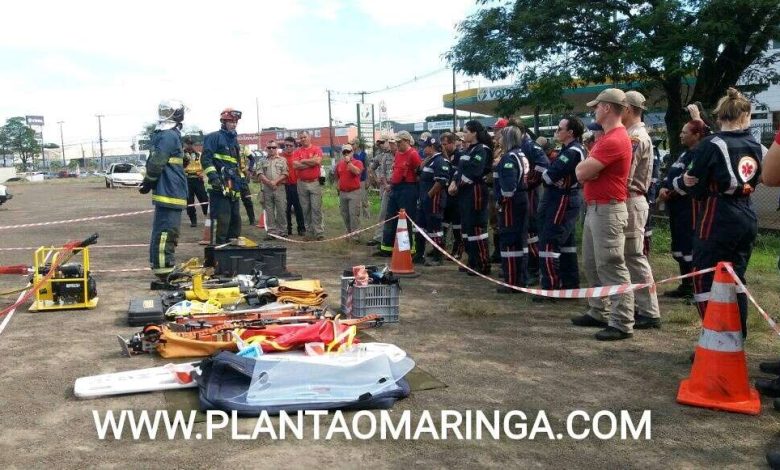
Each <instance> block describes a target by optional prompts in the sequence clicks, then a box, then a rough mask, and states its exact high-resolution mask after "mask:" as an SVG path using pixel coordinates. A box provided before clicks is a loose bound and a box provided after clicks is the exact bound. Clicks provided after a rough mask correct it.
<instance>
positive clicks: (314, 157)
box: [292, 131, 325, 240]
mask: <svg viewBox="0 0 780 470" xmlns="http://www.w3.org/2000/svg"><path fill="white" fill-rule="evenodd" d="M298 137H299V138H300V140H301V148H299V149H298V150H296V151H295V153H293V157H292V159H293V168H295V173H296V176H297V177H298V198H299V199H300V201H301V209H302V210H303V219H304V223H305V224H306V237H305V239H307V240H315V239H316V240H324V239H325V226H324V225H323V223H322V186H320V167H321V166H322V149H321V148H319V147H317V146H315V145H312V144H311V136H310V135H309V133H308V132H306V131H303V132H301V133H300V134H298Z"/></svg>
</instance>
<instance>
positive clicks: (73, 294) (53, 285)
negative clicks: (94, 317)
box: [30, 234, 98, 312]
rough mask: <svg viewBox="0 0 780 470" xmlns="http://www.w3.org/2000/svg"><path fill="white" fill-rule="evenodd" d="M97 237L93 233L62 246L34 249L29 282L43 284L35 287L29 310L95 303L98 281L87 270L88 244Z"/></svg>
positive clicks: (79, 307)
mask: <svg viewBox="0 0 780 470" xmlns="http://www.w3.org/2000/svg"><path fill="white" fill-rule="evenodd" d="M97 237H98V235H97V234H94V235H92V236H91V237H89V238H87V239H86V240H84V241H82V242H73V243H69V244H66V245H65V246H64V247H54V246H50V247H46V246H42V247H40V248H38V249H37V250H35V255H34V260H33V273H32V279H31V282H32V285H33V286H36V285H38V284H39V283H41V282H43V284H42V285H41V286H40V288H38V289H37V290H36V291H35V300H34V301H33V303H32V305H31V306H30V311H31V312H38V311H45V310H75V309H85V308H87V309H92V308H95V307H97V304H98V296H97V283H96V282H95V279H94V278H93V277H92V275H91V274H90V272H89V248H87V246H88V245H92V244H93V243H95V242H96V241H97ZM74 258H75V261H72V260H73V259H74ZM52 268H53V269H54V272H53V273H51V271H52ZM50 273H51V276H49V274H50ZM47 277H48V279H47Z"/></svg>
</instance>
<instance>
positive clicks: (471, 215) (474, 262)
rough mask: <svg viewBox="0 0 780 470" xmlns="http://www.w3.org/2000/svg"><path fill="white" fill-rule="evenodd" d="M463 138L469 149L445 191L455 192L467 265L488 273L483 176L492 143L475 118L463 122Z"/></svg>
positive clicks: (486, 217)
mask: <svg viewBox="0 0 780 470" xmlns="http://www.w3.org/2000/svg"><path fill="white" fill-rule="evenodd" d="M463 141H464V142H465V144H466V145H468V149H467V150H466V153H464V154H463V155H461V157H460V160H459V161H458V169H457V170H456V171H455V176H454V178H453V181H452V183H450V187H449V189H448V192H449V193H450V194H451V195H455V194H457V195H458V204H459V209H460V217H461V227H462V230H463V236H464V237H465V239H464V241H465V246H466V253H467V254H468V265H469V267H470V268H471V269H473V270H475V271H478V272H479V273H481V274H490V255H489V253H488V241H487V240H488V232H487V222H488V212H487V203H488V192H487V191H488V188H487V184H486V183H485V175H487V174H488V173H489V172H490V171H491V166H492V165H491V160H492V156H493V151H492V150H491V149H490V145H491V144H492V142H491V139H490V135H488V133H487V131H486V130H485V127H484V126H483V125H482V123H480V122H479V121H474V120H472V121H468V122H467V123H466V125H465V127H464V136H463ZM468 274H471V273H470V272H469V273H468Z"/></svg>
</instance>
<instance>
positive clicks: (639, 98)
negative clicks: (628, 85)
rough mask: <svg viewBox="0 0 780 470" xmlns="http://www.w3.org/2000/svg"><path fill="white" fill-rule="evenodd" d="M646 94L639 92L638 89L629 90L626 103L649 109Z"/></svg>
mask: <svg viewBox="0 0 780 470" xmlns="http://www.w3.org/2000/svg"><path fill="white" fill-rule="evenodd" d="M645 101H647V100H646V99H645V95H643V94H642V93H639V92H638V91H634V90H631V91H627V92H626V103H628V104H630V105H631V106H636V107H637V108H640V109H644V110H647V108H646V107H645Z"/></svg>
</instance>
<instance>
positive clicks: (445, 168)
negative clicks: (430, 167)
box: [441, 165, 450, 171]
mask: <svg viewBox="0 0 780 470" xmlns="http://www.w3.org/2000/svg"><path fill="white" fill-rule="evenodd" d="M441 169H442V170H444V171H447V170H449V169H450V166H449V165H442V166H441Z"/></svg>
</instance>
